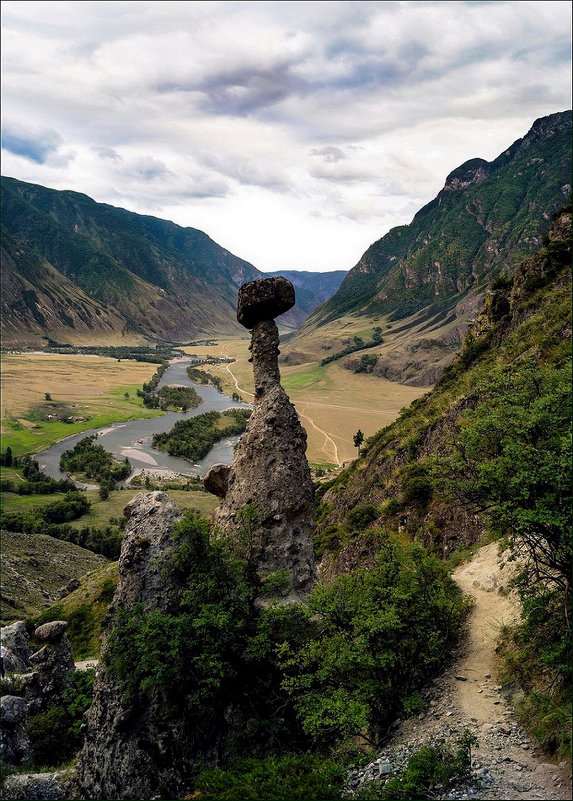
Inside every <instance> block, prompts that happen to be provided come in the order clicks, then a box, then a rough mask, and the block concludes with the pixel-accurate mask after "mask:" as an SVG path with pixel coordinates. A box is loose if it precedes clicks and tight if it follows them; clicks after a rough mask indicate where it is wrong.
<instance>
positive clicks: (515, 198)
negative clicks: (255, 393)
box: [290, 111, 571, 385]
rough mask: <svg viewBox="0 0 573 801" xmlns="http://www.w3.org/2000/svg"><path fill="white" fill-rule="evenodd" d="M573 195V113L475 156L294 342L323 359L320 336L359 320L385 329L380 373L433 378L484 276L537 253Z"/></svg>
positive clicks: (375, 250) (455, 342)
mask: <svg viewBox="0 0 573 801" xmlns="http://www.w3.org/2000/svg"><path fill="white" fill-rule="evenodd" d="M570 193H571V112H569V111H568V112H562V113H558V114H552V115H550V116H548V117H543V118H541V119H539V120H537V121H536V122H535V123H534V124H533V126H532V128H531V130H530V131H529V133H528V134H527V135H526V136H524V137H523V138H522V139H519V140H517V141H516V142H514V144H513V145H511V147H509V148H508V149H507V150H506V151H504V153H502V154H501V155H500V156H499V157H498V158H497V159H495V160H494V161H493V162H487V161H484V160H483V159H472V160H471V161H468V162H466V163H465V164H463V165H461V166H460V167H458V168H457V169H456V170H454V171H453V172H452V173H451V174H450V175H449V176H448V178H447V179H446V183H445V186H444V188H443V189H442V190H441V192H440V193H439V194H438V196H437V197H436V198H435V199H434V200H433V201H431V203H429V204H428V205H426V206H425V207H424V208H423V209H421V210H420V211H419V212H418V213H417V214H416V216H415V217H414V219H413V221H412V223H411V224H410V225H405V226H400V227H397V228H394V229H392V230H391V231H390V232H389V233H388V234H386V235H385V236H384V237H383V238H382V239H380V240H378V242H376V243H374V244H373V245H372V246H371V247H370V248H369V249H368V250H367V251H366V253H365V254H364V255H363V256H362V258H361V259H360V261H359V262H358V264H357V265H356V266H355V267H354V268H353V269H352V270H351V271H350V272H349V273H348V275H347V277H346V278H345V280H344V281H343V282H342V284H341V286H340V288H339V290H338V292H336V294H335V295H333V297H332V298H330V300H328V301H327V302H326V303H325V304H323V305H322V306H321V307H320V308H319V309H317V311H316V312H315V313H314V314H313V315H312V316H311V317H310V318H309V320H308V321H307V322H306V324H305V325H304V326H303V328H302V329H301V331H300V332H299V333H298V334H297V336H296V337H295V338H294V340H293V341H292V342H291V343H290V348H292V349H294V350H296V351H299V352H302V353H303V354H306V356H307V358H308V359H309V360H311V359H312V358H317V356H318V357H319V358H320V354H319V353H317V349H316V344H315V343H314V341H313V338H314V334H315V333H318V336H317V337H316V339H317V340H318V341H323V340H324V339H325V338H329V337H330V336H331V335H333V336H334V338H335V339H336V332H337V331H338V332H339V331H340V329H341V322H343V323H344V324H346V323H347V322H348V320H349V318H350V319H351V320H355V319H358V320H362V322H363V326H362V327H363V328H368V327H369V326H370V327H372V326H376V325H379V326H381V328H382V330H383V332H384V333H385V336H384V345H383V346H379V347H377V348H375V349H373V350H372V351H371V354H373V355H376V356H377V357H378V359H377V364H376V367H375V368H374V373H375V374H379V375H383V376H385V377H387V378H390V379H392V380H400V381H402V382H404V383H406V382H407V383H410V384H418V385H424V384H428V383H432V382H433V381H435V380H436V378H437V377H438V376H439V375H440V374H441V372H442V370H443V369H444V367H445V366H447V364H448V363H449V362H450V361H451V359H452V358H453V355H454V353H455V351H456V350H457V349H458V347H459V345H460V344H461V339H462V338H463V334H464V332H465V330H466V329H467V327H468V325H469V324H470V322H471V320H472V318H473V317H475V312H476V309H477V306H478V305H479V302H480V298H481V294H482V293H483V291H484V289H485V286H486V284H487V282H488V281H489V280H491V279H492V277H494V276H496V275H499V274H500V273H502V272H508V273H511V272H512V271H513V269H514V266H515V265H516V264H517V263H519V262H520V261H521V260H522V259H523V258H526V257H527V256H528V255H531V254H532V253H534V252H535V250H536V249H537V248H538V247H539V245H540V243H541V237H542V235H543V233H545V232H546V231H547V229H548V228H549V224H550V218H551V215H552V213H553V212H554V211H555V210H556V209H557V208H559V207H560V206H562V205H563V203H564V202H567V200H568V199H569V196H570ZM319 332H320V333H319ZM344 347H345V345H344V343H339V344H338V348H339V349H340V350H342V349H343V348H344ZM349 367H350V369H354V366H353V365H352V364H350V365H349Z"/></svg>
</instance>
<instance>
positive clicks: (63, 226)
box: [2, 178, 262, 341]
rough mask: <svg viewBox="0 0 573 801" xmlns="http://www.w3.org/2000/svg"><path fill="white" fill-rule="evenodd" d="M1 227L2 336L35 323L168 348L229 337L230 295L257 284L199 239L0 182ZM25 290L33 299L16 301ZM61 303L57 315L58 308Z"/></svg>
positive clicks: (253, 273)
mask: <svg viewBox="0 0 573 801" xmlns="http://www.w3.org/2000/svg"><path fill="white" fill-rule="evenodd" d="M2 223H3V227H4V237H3V263H2V272H3V274H4V279H5V281H6V285H7V287H8V292H7V296H6V295H5V294H4V292H3V309H2V318H3V325H4V332H5V335H6V336H8V334H9V332H10V331H13V330H14V328H15V327H18V326H21V325H23V326H27V325H29V326H30V328H31V329H34V328H38V326H43V325H44V323H45V324H46V327H47V328H48V329H49V330H50V331H53V330H54V326H57V327H58V328H61V329H70V331H69V333H70V334H72V335H73V334H74V332H78V333H79V331H82V330H83V331H86V330H92V331H93V332H94V333H96V334H98V335H101V334H105V333H106V332H107V331H108V329H109V326H112V327H113V328H114V329H115V330H116V331H118V332H123V333H124V334H129V335H139V336H142V337H150V338H166V339H172V340H176V341H177V340H181V339H188V338H193V337H194V336H195V335H197V334H198V333H212V334H215V333H231V332H234V331H237V330H239V324H238V323H237V322H236V308H235V306H236V294H237V291H238V288H239V287H240V286H241V284H243V283H244V282H245V281H252V280H255V279H257V278H260V277H261V276H262V274H261V273H260V272H259V271H258V270H257V269H256V268H255V267H253V265H252V264H249V263H248V262H246V261H243V260H242V259H239V258H237V257H236V256H233V254H231V253H229V252H228V251H227V250H225V249H224V248H222V247H220V246H219V245H217V244H216V243H215V242H213V240H212V239H210V238H209V237H208V236H207V235H206V234H204V233H203V232H202V231H198V230H196V229H194V228H182V227H180V226H178V225H175V223H172V222H168V221H166V220H159V219H156V218H155V217H148V216H143V215H139V214H134V213H132V212H129V211H126V210H124V209H120V208H115V207H113V206H109V205H107V204H103V203H96V202H95V201H93V200H91V199H90V198H89V197H87V196H86V195H82V194H79V193H77V192H59V191H56V190H53V189H47V188H45V187H42V186H37V185H34V184H27V183H24V182H22V181H16V180H15V179H13V178H3V179H2ZM31 273H33V281H30V279H31ZM30 282H31V283H33V291H34V292H35V293H36V295H37V298H34V296H33V295H31V294H29V293H28V294H27V295H26V294H25V291H26V290H24V292H21V291H20V290H21V289H22V288H23V287H26V286H27V283H30ZM70 284H71V285H73V287H74V288H75V291H74V292H71V290H70ZM65 296H67V297H68V299H69V303H68V308H67V309H62V307H61V305H60V304H59V303H58V298H61V297H65ZM46 299H48V305H47V306H46V305H45V303H44V302H43V301H44V300H46ZM87 299H89V300H90V301H91V303H90V304H88V303H87ZM76 300H80V303H81V305H82V308H83V312H82V313H80V312H79V311H78V309H77V308H76ZM15 305H16V306H17V308H18V309H19V317H18V318H17V319H15V315H14V314H13V313H12V310H13V308H14V306H15ZM56 309H57V310H59V312H60V313H59V316H58V317H57V318H56V317H54V316H53V315H52V314H51V311H52V310H54V311H55V310H56Z"/></svg>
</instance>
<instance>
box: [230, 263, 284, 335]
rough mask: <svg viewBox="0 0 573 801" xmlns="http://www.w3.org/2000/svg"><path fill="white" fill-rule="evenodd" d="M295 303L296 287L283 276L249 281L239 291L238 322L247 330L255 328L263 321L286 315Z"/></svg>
mask: <svg viewBox="0 0 573 801" xmlns="http://www.w3.org/2000/svg"><path fill="white" fill-rule="evenodd" d="M294 303H295V297H294V286H293V285H292V284H291V282H290V281H288V280H287V279H286V278H283V277H282V275H278V276H274V277H272V278H261V279H260V280H259V281H249V283H248V284H243V286H242V287H241V288H240V289H239V298H238V301H237V320H238V321H239V322H240V323H241V325H244V326H245V328H254V327H255V325H256V324H257V323H260V322H262V321H263V320H274V319H275V317H278V316H279V314H284V313H285V312H286V311H288V310H289V309H292V307H293V306H294Z"/></svg>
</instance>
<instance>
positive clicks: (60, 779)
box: [2, 771, 72, 801]
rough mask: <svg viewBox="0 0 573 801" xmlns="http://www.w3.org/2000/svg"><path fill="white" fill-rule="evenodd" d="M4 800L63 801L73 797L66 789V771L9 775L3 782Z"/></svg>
mask: <svg viewBox="0 0 573 801" xmlns="http://www.w3.org/2000/svg"><path fill="white" fill-rule="evenodd" d="M2 798H3V801H22V799H23V798H25V799H26V801H62V799H66V798H69V799H72V796H69V795H67V793H66V789H65V771H56V772H55V773H25V774H19V775H16V776H7V777H6V779H5V780H4V782H3V784H2Z"/></svg>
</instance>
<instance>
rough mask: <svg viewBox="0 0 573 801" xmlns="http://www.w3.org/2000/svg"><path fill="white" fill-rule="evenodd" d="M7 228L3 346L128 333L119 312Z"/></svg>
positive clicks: (3, 255)
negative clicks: (70, 335)
mask: <svg viewBox="0 0 573 801" xmlns="http://www.w3.org/2000/svg"><path fill="white" fill-rule="evenodd" d="M2 228H3V230H2V249H1V270H2V295H1V299H0V300H1V304H2V306H1V312H0V313H1V319H2V340H3V342H5V343H10V344H11V345H16V346H21V345H26V344H28V343H29V342H30V341H35V340H38V341H39V340H40V339H41V337H42V336H43V335H45V334H46V333H47V332H49V333H50V334H51V336H52V337H53V338H54V339H56V340H61V339H62V338H63V339H64V341H67V333H68V332H70V331H73V332H74V333H75V334H76V335H79V336H81V335H82V334H84V335H86V336H87V335H91V336H94V335H95V336H96V337H98V338H102V339H105V338H106V337H108V336H110V335H113V334H117V335H121V334H122V332H124V329H125V327H126V323H125V320H124V319H123V318H122V317H121V316H120V314H119V313H118V312H117V311H115V310H114V309H113V308H111V307H108V306H106V305H105V304H103V303H100V302H99V301H97V300H96V299H95V298H91V297H89V295H87V294H86V293H85V292H83V291H82V290H81V289H80V288H79V287H77V286H76V285H75V284H74V283H73V282H72V281H70V280H69V279H68V278H66V277H65V276H64V275H62V274H61V273H59V272H58V271H57V270H56V269H55V268H54V267H52V266H51V265H50V264H49V263H48V262H43V261H42V259H41V258H40V257H39V256H37V255H36V254H35V253H33V252H32V251H30V250H28V249H27V248H26V247H25V246H24V245H23V244H22V243H21V242H19V241H18V240H17V239H15V237H13V236H12V235H11V234H10V233H9V232H8V231H6V230H5V229H4V227H2Z"/></svg>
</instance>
